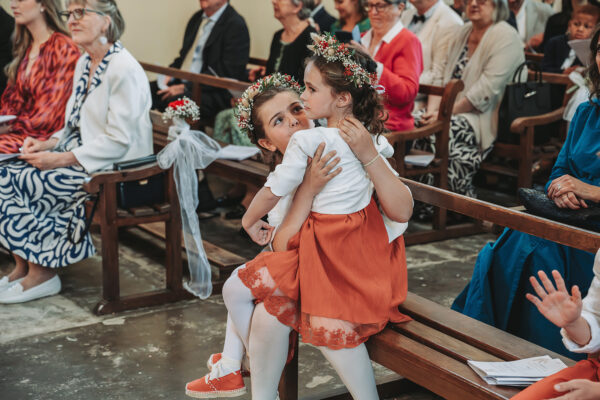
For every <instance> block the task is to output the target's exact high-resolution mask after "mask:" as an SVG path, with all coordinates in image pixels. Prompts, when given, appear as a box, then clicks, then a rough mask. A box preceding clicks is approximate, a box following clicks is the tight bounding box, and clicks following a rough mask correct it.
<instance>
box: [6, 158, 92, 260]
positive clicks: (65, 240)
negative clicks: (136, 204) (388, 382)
mask: <svg viewBox="0 0 600 400" xmlns="http://www.w3.org/2000/svg"><path fill="white" fill-rule="evenodd" d="M87 177H88V174H87V173H86V172H85V170H84V168H83V167H81V166H71V167H66V168H57V169H52V170H48V171H41V170H39V169H37V168H36V167H33V166H31V165H30V164H28V163H26V162H24V161H13V162H6V163H2V164H0V246H2V247H4V248H5V249H7V250H9V251H11V252H13V253H14V254H16V255H17V256H19V257H21V258H24V259H26V260H27V261H29V262H33V263H36V264H39V265H42V266H44V267H51V268H56V267H63V266H67V265H70V264H73V263H76V262H78V261H81V260H83V259H85V258H88V257H90V256H92V255H93V254H94V253H95V252H96V249H95V248H94V245H93V243H92V240H91V236H90V234H89V232H87V233H85V237H84V238H83V240H81V241H80V242H79V243H78V244H74V243H73V242H75V243H76V242H78V241H79V238H80V236H81V234H82V233H83V232H84V226H85V204H84V203H85V201H86V200H87V198H88V196H89V195H88V194H87V193H86V192H85V191H84V190H83V188H82V184H83V182H84V180H85V178H87ZM69 222H70V223H71V226H72V227H71V231H72V232H71V236H72V238H71V239H70V238H69V232H68V226H69Z"/></svg>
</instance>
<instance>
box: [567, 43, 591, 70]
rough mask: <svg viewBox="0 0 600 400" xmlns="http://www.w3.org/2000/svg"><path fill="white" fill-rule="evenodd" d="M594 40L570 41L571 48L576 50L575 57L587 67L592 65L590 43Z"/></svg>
mask: <svg viewBox="0 0 600 400" xmlns="http://www.w3.org/2000/svg"><path fill="white" fill-rule="evenodd" d="M591 40H592V39H579V40H569V41H568V42H567V43H568V44H569V47H571V48H572V49H573V50H575V55H577V58H579V61H581V62H582V63H583V65H585V66H586V67H587V66H588V64H589V63H590V54H591V50H590V42H591Z"/></svg>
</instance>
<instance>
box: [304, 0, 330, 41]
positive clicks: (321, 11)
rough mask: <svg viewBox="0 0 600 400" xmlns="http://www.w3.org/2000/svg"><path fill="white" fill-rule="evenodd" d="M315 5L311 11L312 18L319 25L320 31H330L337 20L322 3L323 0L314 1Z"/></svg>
mask: <svg viewBox="0 0 600 400" xmlns="http://www.w3.org/2000/svg"><path fill="white" fill-rule="evenodd" d="M314 3H315V6H314V8H313V9H312V11H311V13H310V18H311V19H312V20H313V21H314V23H315V24H317V26H318V27H319V32H320V33H325V32H329V31H330V30H331V25H332V24H333V23H334V22H335V18H334V17H332V16H331V14H329V13H328V12H327V10H326V9H325V7H324V6H323V4H321V0H315V1H314Z"/></svg>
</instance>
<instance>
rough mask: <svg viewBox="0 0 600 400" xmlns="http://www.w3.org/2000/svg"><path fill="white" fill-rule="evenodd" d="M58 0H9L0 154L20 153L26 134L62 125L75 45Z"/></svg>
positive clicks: (43, 134)
mask: <svg viewBox="0 0 600 400" xmlns="http://www.w3.org/2000/svg"><path fill="white" fill-rule="evenodd" d="M61 3H62V2H61V1H60V0H22V1H13V2H11V10H12V12H13V14H14V15H15V31H14V45H13V60H12V61H11V62H10V64H9V65H8V66H7V68H6V73H7V77H8V86H7V88H6V90H5V91H4V93H3V94H2V97H1V98H0V116H8V115H10V116H15V117H16V118H15V119H12V120H10V121H7V122H6V123H4V124H0V153H18V152H19V149H20V148H21V146H22V145H23V141H24V140H25V138H27V137H32V138H37V139H40V140H45V139H47V138H48V137H49V136H50V135H51V134H53V133H54V132H56V131H57V130H59V129H60V128H62V127H63V125H64V122H65V107H66V105H67V100H68V99H69V96H70V95H71V91H72V89H73V73H74V72H75V64H76V63H77V59H78V58H79V49H78V48H77V46H76V45H75V43H73V41H72V40H71V38H70V37H69V33H68V32H67V29H66V27H65V24H64V23H63V22H62V21H61V20H60V17H59V15H58V12H59V10H60V9H61Z"/></svg>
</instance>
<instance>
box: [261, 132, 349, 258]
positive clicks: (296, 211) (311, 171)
mask: <svg viewBox="0 0 600 400" xmlns="http://www.w3.org/2000/svg"><path fill="white" fill-rule="evenodd" d="M324 149H325V143H321V144H320V145H319V147H318V148H317V151H316V152H315V155H314V157H313V159H312V160H311V159H309V162H308V166H307V167H306V172H305V173H304V180H303V181H302V183H301V184H300V185H299V186H298V190H297V191H296V194H295V195H294V200H293V201H292V205H291V206H290V209H289V211H288V213H287V214H286V216H285V218H284V220H283V222H282V223H281V225H280V227H279V229H278V230H277V232H276V234H275V237H274V238H273V250H275V251H284V250H286V249H287V244H288V242H289V240H290V239H291V238H292V236H294V235H295V234H296V233H297V232H298V231H299V230H300V228H301V227H302V224H304V221H305V220H306V218H307V217H308V214H309V213H310V210H311V207H312V202H313V199H314V197H315V196H316V195H317V194H318V193H319V192H320V191H321V189H323V187H324V186H325V184H327V182H329V181H330V180H331V179H333V178H334V177H335V176H337V175H338V174H339V173H340V172H341V171H342V168H341V167H339V168H337V169H336V170H335V171H333V172H331V171H332V170H333V168H335V166H336V165H337V164H338V163H339V161H340V159H339V158H336V159H334V160H331V158H332V157H333V156H334V155H335V151H330V152H329V153H327V154H326V155H325V156H323V157H321V156H322V154H323V150H324ZM330 160H331V162H329V161H330Z"/></svg>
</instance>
